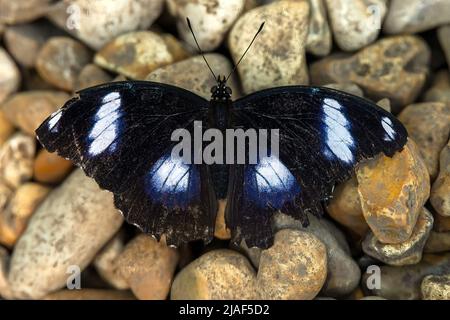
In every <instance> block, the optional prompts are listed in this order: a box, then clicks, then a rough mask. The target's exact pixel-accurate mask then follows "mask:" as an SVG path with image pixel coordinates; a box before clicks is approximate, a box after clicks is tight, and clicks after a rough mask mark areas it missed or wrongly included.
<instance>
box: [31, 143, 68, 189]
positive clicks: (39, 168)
mask: <svg viewBox="0 0 450 320" xmlns="http://www.w3.org/2000/svg"><path fill="white" fill-rule="evenodd" d="M72 169H73V164H72V162H71V161H69V160H66V159H64V158H62V157H60V156H58V155H57V154H56V153H55V152H53V153H50V152H48V151H47V150H45V149H41V150H40V151H39V152H38V154H37V156H36V159H35V161H34V168H33V177H34V179H35V180H36V181H39V182H42V183H46V184H58V183H60V182H62V181H63V180H64V179H65V178H66V177H67V176H68V175H69V173H70V172H71V171H72Z"/></svg>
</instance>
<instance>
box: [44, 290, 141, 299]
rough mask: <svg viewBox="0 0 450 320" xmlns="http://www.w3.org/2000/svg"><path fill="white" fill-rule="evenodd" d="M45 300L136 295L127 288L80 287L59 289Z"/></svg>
mask: <svg viewBox="0 0 450 320" xmlns="http://www.w3.org/2000/svg"><path fill="white" fill-rule="evenodd" d="M43 300H135V297H134V296H133V294H132V293H131V292H130V291H126V290H109V289H80V290H61V291H57V292H54V293H51V294H49V295H47V296H45V297H43Z"/></svg>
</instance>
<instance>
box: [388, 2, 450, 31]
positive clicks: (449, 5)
mask: <svg viewBox="0 0 450 320" xmlns="http://www.w3.org/2000/svg"><path fill="white" fill-rule="evenodd" d="M446 23H450V2H449V1H447V0H410V1H404V0H391V1H390V5H389V11H388V14H387V16H386V19H385V21H384V25H383V31H384V32H386V33H391V34H394V33H395V34H397V33H417V32H421V31H425V30H428V29H432V28H434V27H436V26H439V25H442V24H446Z"/></svg>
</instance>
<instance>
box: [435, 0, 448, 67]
mask: <svg viewBox="0 0 450 320" xmlns="http://www.w3.org/2000/svg"><path fill="white" fill-rule="evenodd" d="M449 7H450V5H449ZM449 13H450V8H449ZM449 23H450V19H449ZM437 34H438V39H439V43H440V44H441V47H442V49H443V50H444V53H445V58H446V59H447V65H448V66H450V25H446V26H443V27H440V28H439V29H438V31H437ZM449 70H450V67H449Z"/></svg>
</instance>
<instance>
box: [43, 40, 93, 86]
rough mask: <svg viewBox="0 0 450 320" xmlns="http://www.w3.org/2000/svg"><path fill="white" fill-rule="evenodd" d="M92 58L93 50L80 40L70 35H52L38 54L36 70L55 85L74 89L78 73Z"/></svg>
mask: <svg viewBox="0 0 450 320" xmlns="http://www.w3.org/2000/svg"><path fill="white" fill-rule="evenodd" d="M91 59H92V54H91V52H90V51H89V50H88V49H87V48H86V47H85V46H84V45H83V44H81V43H80V42H78V41H76V40H73V39H71V38H69V37H52V38H50V39H49V40H48V41H47V42H46V43H45V44H44V45H43V46H42V48H41V50H40V51H39V52H38V54H37V58H36V70H37V71H38V73H39V75H40V76H41V77H42V78H43V79H44V80H45V81H47V82H48V83H50V84H52V85H54V86H55V87H57V88H60V89H63V90H66V91H73V90H74V88H75V82H76V80H77V77H78V74H79V73H80V71H81V70H82V69H83V67H84V66H85V65H87V64H88V63H90V62H91Z"/></svg>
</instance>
